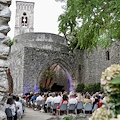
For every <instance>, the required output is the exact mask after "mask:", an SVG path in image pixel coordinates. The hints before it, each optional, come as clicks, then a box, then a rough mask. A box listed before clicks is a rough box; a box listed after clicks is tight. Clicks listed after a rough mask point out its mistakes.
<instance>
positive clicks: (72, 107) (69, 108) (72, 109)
mask: <svg viewBox="0 0 120 120" xmlns="http://www.w3.org/2000/svg"><path fill="white" fill-rule="evenodd" d="M34 104H35V103H34ZM44 105H45V102H44V103H42V101H37V105H36V106H37V109H39V108H40V107H41V106H44ZM59 105H60V103H55V104H54V105H52V104H51V102H48V104H47V105H46V106H45V107H46V112H49V111H50V112H52V113H53V111H54V110H55V111H56V110H58V111H59V113H61V112H64V113H66V114H69V113H70V112H72V113H75V114H77V113H79V112H80V111H81V112H83V113H84V114H85V113H86V112H89V113H92V112H94V111H95V110H96V109H97V108H98V105H97V104H95V105H94V107H92V106H93V105H92V103H91V102H89V103H86V105H85V108H84V107H83V102H82V101H81V102H78V103H77V105H75V104H70V105H69V106H68V105H67V104H61V106H60V109H57V106H59ZM104 105H105V107H106V108H107V109H108V107H107V105H106V104H104Z"/></svg>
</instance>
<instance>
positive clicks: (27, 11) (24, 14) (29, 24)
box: [14, 1, 34, 36]
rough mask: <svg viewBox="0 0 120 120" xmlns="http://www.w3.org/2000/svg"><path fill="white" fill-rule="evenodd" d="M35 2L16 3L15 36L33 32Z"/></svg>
mask: <svg viewBox="0 0 120 120" xmlns="http://www.w3.org/2000/svg"><path fill="white" fill-rule="evenodd" d="M33 21H34V2H23V1H16V17H15V32H14V36H17V35H19V34H22V33H27V32H33V31H34V28H33Z"/></svg>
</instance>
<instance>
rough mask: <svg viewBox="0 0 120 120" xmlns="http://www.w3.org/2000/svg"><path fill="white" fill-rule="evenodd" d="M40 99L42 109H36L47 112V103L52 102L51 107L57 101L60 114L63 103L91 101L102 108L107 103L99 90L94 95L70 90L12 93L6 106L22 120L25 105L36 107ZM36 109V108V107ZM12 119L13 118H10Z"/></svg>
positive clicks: (84, 103)
mask: <svg viewBox="0 0 120 120" xmlns="http://www.w3.org/2000/svg"><path fill="white" fill-rule="evenodd" d="M38 101H42V103H40V105H39V106H40V109H38V107H36V110H40V111H41V112H47V107H46V106H47V104H48V103H49V102H50V103H51V105H52V106H51V107H53V105H54V104H55V103H59V106H58V107H57V108H56V109H57V110H58V115H59V109H60V106H61V104H67V107H69V105H70V104H75V105H77V103H78V102H81V101H82V102H83V106H84V107H85V106H86V104H87V103H89V102H91V103H92V105H93V108H94V105H95V104H97V105H98V108H100V107H101V106H102V105H103V104H106V100H105V95H104V93H102V92H99V93H98V92H97V93H95V94H93V95H92V96H91V95H90V94H89V93H88V92H86V93H85V94H84V93H72V92H70V93H69V95H68V93H67V92H64V93H61V92H56V93H43V94H42V93H37V94H36V93H34V94H33V93H28V94H26V95H24V96H20V97H18V96H15V95H12V94H9V96H8V98H7V100H6V102H5V108H10V109H11V110H12V115H13V117H14V120H20V119H21V118H22V117H23V114H24V111H25V107H26V106H27V107H30V108H34V105H35V103H37V102H38ZM34 110H35V109H34ZM55 113H56V110H55V111H54V110H53V114H55ZM10 120H12V118H10Z"/></svg>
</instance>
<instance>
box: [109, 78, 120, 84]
mask: <svg viewBox="0 0 120 120" xmlns="http://www.w3.org/2000/svg"><path fill="white" fill-rule="evenodd" d="M110 83H111V84H120V77H117V78H114V79H112V80H111V81H110Z"/></svg>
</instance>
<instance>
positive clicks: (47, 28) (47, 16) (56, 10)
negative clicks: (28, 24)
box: [8, 0, 63, 39]
mask: <svg viewBox="0 0 120 120" xmlns="http://www.w3.org/2000/svg"><path fill="white" fill-rule="evenodd" d="M16 1H17V0H12V4H11V6H10V10H11V20H10V22H9V26H10V28H11V31H10V32H9V33H8V36H9V37H10V38H11V39H12V38H13V37H14V27H15V15H16ZM18 1H26V2H35V6H34V32H47V33H54V34H58V16H59V15H60V14H62V13H63V9H62V8H61V6H62V5H63V3H60V2H56V1H55V0H18Z"/></svg>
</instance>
